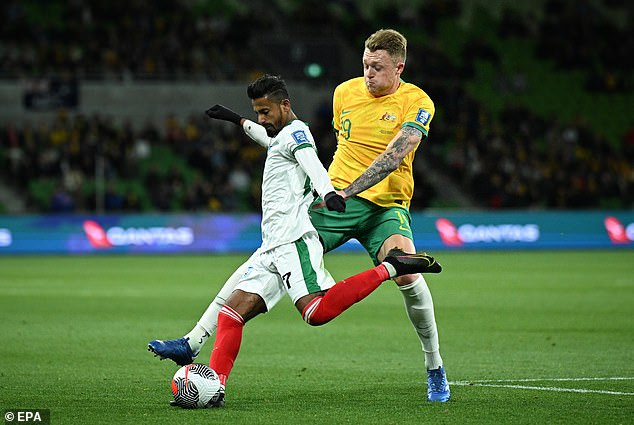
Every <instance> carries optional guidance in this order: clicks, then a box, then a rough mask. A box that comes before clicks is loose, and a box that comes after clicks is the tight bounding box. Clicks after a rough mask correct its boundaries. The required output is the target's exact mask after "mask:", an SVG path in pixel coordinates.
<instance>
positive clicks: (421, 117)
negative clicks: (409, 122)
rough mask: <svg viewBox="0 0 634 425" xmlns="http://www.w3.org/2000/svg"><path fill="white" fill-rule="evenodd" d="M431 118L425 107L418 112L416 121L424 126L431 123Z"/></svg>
mask: <svg viewBox="0 0 634 425" xmlns="http://www.w3.org/2000/svg"><path fill="white" fill-rule="evenodd" d="M430 118H431V114H430V113H429V112H427V111H426V110H424V109H422V108H421V109H419V110H418V114H416V122H419V123H421V124H422V125H423V126H425V125H427V124H428V123H429V119H430Z"/></svg>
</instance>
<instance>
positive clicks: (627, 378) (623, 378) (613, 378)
mask: <svg viewBox="0 0 634 425" xmlns="http://www.w3.org/2000/svg"><path fill="white" fill-rule="evenodd" d="M631 380H634V376H611V377H605V378H596V377H594V378H528V379H476V380H473V381H456V384H458V383H459V382H471V383H492V382H548V381H552V382H566V381H631ZM458 385H459V384H458Z"/></svg>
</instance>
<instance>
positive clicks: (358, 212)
mask: <svg viewBox="0 0 634 425" xmlns="http://www.w3.org/2000/svg"><path fill="white" fill-rule="evenodd" d="M309 214H310V221H311V222H312V223H313V226H314V227H315V229H316V230H317V233H319V237H320V239H321V241H322V242H323V247H324V252H330V251H332V250H333V249H335V248H337V247H339V246H341V245H343V244H344V243H346V242H347V241H348V240H350V239H351V238H356V236H355V233H356V229H357V225H358V224H359V222H362V221H363V219H364V217H365V215H366V208H365V206H364V204H363V203H362V202H360V201H359V200H358V198H351V199H348V200H347V201H346V211H345V212H344V213H339V212H336V211H328V209H327V208H317V209H312V208H311V209H310V210H309Z"/></svg>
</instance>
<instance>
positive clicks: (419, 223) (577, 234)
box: [0, 211, 634, 255]
mask: <svg viewBox="0 0 634 425" xmlns="http://www.w3.org/2000/svg"><path fill="white" fill-rule="evenodd" d="M412 218H413V222H412V231H413V237H414V241H415V242H416V246H417V249H419V250H434V251H436V250H443V249H452V250H468V249H478V250H481V249H500V250H505V249H588V248H634V212H631V211H591V212H582V211H580V212H571V211H568V212H527V211H514V212H502V213H498V212H464V211H462V212H457V211H452V212H430V213H416V214H413V217H412ZM260 220H261V217H260V216H259V215H257V214H154V215H152V214H149V215H148V214H136V215H134V214H133V215H124V214H112V215H100V216H90V215H29V216H0V255H2V254H90V253H143V254H149V253H187V252H190V253H204V252H208V253H226V252H240V253H250V252H252V251H255V250H256V249H257V248H258V247H259V246H260V243H261V241H262V239H261V234H260ZM361 249H362V248H361V246H360V245H359V244H358V242H356V241H350V242H349V243H347V244H345V245H344V246H342V247H341V248H340V249H339V250H348V251H349V250H361Z"/></svg>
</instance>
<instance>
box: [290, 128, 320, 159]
mask: <svg viewBox="0 0 634 425" xmlns="http://www.w3.org/2000/svg"><path fill="white" fill-rule="evenodd" d="M287 143H288V146H287V147H288V149H289V151H290V152H291V153H292V154H293V155H295V152H297V151H298V150H300V149H305V148H312V149H313V150H316V149H317V148H316V147H315V140H314V139H313V135H312V134H311V132H310V130H309V129H308V127H305V128H301V127H300V128H295V129H293V130H292V131H291V134H290V137H289V138H288V141H287Z"/></svg>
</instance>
